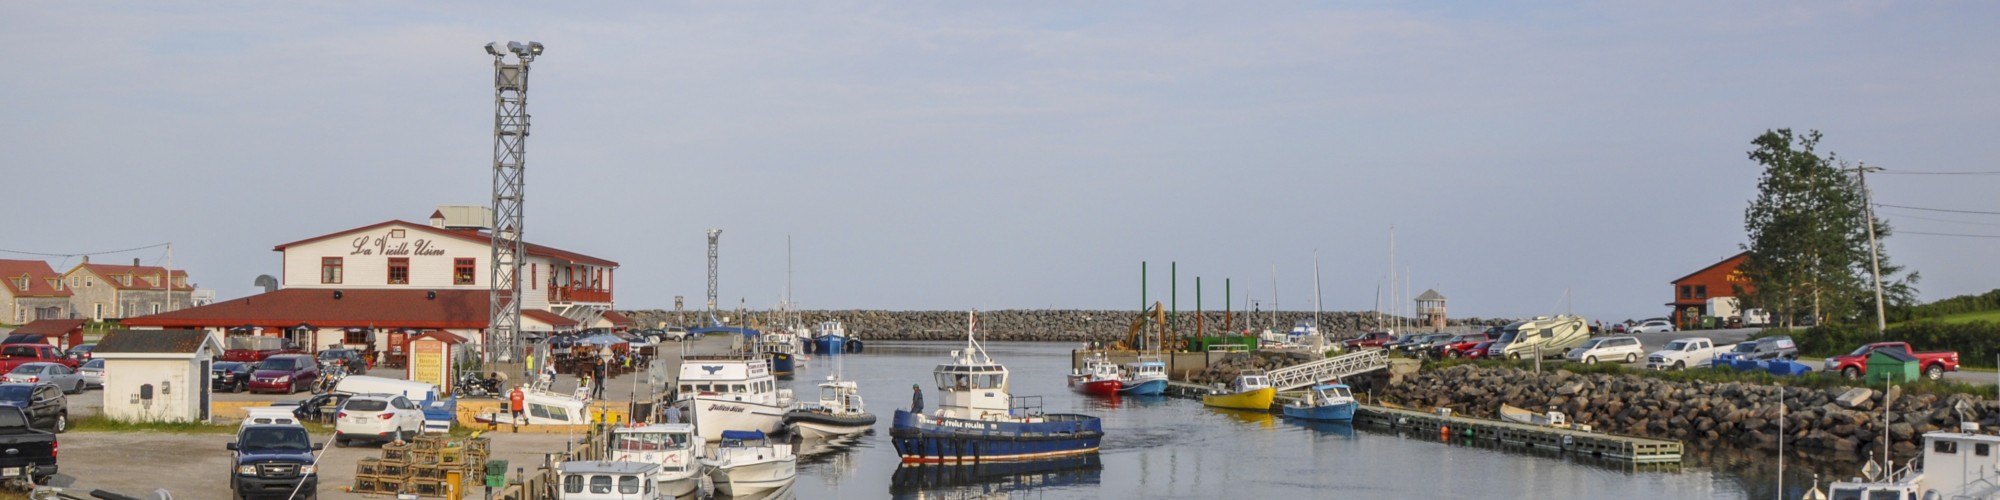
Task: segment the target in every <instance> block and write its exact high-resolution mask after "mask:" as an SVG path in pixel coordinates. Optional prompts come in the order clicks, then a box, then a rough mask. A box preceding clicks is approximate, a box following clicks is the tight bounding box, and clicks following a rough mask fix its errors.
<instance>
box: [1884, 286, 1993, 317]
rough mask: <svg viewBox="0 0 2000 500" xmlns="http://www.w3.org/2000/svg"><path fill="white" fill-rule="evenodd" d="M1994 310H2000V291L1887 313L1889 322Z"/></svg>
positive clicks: (1898, 309) (1896, 309)
mask: <svg viewBox="0 0 2000 500" xmlns="http://www.w3.org/2000/svg"><path fill="white" fill-rule="evenodd" d="M1995 309H2000V289H1995V290H1993V291H1990V292H1986V293H1982V294H1979V295H1960V296H1957V297H1952V298H1949V299H1944V300H1940V301H1937V302H1932V303H1929V304H1924V305H1920V306H1914V307H1898V308H1895V309H1892V310H1890V311H1889V321H1895V322H1903V321H1909V320H1913V319H1929V318H1940V317H1944V316H1950V315H1953V314H1964V313H1974V312H1980V311H1991V310H1995Z"/></svg>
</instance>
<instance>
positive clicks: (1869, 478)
mask: <svg viewBox="0 0 2000 500" xmlns="http://www.w3.org/2000/svg"><path fill="white" fill-rule="evenodd" d="M1959 426H1960V428H1959V430H1958V431H1957V432H1952V431H1931V432H1926V433H1924V438H1923V439H1924V445H1923V451H1924V456H1923V460H1922V461H1921V462H1922V463H1923V467H1922V468H1918V467H1917V463H1918V462H1919V461H1918V460H1916V459H1911V460H1910V461H1908V462H1905V463H1904V464H1903V465H1902V466H1900V467H1898V466H1896V465H1895V463H1894V462H1890V461H1888V460H1882V461H1881V462H1879V463H1878V462H1876V461H1874V460H1870V461H1869V462H1868V463H1867V464H1866V465H1865V466H1863V467H1862V470H1861V476H1860V477H1854V478H1850V479H1848V480H1845V481H1835V482H1834V483H1833V484H1832V485H1829V486H1828V487H1827V490H1826V491H1827V494H1828V496H1830V497H1832V498H1835V499H1849V498H1854V499H1860V498H1869V499H1875V498H1896V499H1901V498H1927V499H1928V498H1952V499H1960V498H1964V499H1976V500H1994V499H2000V453H1991V452H1990V450H1992V449H1994V448H1996V447H2000V436H1995V435H1992V434H1983V433H1980V431H1979V424H1977V423H1972V422H1965V423H1961V424H1959ZM1979 451H1989V452H1988V453H1984V454H1981V453H1978V452H1979ZM1883 463H1887V464H1889V465H1888V466H1887V467H1884V466H1883V465H1882V464H1883ZM1814 489H1815V490H1816V489H1818V485H1817V484H1815V485H1814Z"/></svg>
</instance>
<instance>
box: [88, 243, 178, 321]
mask: <svg viewBox="0 0 2000 500" xmlns="http://www.w3.org/2000/svg"><path fill="white" fill-rule="evenodd" d="M169 281H171V283H169ZM62 284H63V286H64V287H67V288H68V289H69V291H70V293H71V295H70V307H71V308H72V309H73V310H74V311H75V312H76V314H77V316H79V317H81V318H87V319H91V320H96V321H102V320H106V319H120V318H131V317H137V316H145V315H149V314H159V313H163V312H169V311H178V310H181V309H187V308H189V307H193V306H194V296H195V293H194V292H195V289H194V286H193V285H192V284H189V283H188V276H187V271H172V272H169V271H167V269H166V268H164V267H158V266H142V265H139V259H132V265H129V266H126V265H112V264H93V263H91V262H90V258H89V257H84V259H83V263H82V264H77V266H76V268H74V269H70V270H69V272H65V273H63V276H62Z"/></svg>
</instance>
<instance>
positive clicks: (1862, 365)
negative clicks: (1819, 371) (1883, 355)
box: [1823, 342, 1958, 380]
mask: <svg viewBox="0 0 2000 500" xmlns="http://www.w3.org/2000/svg"><path fill="white" fill-rule="evenodd" d="M1877 349H1888V350H1894V351H1901V352H1903V353H1904V354H1908V355H1910V357H1913V358H1917V366H1921V367H1923V370H1924V378H1928V379H1931V380H1938V379H1942V378H1944V372H1955V371H1958V353H1956V352H1914V351H1912V350H1911V349H1910V344H1909V343H1907V342H1876V343H1873V344H1868V345H1864V346H1861V347H1860V348H1858V349H1855V350H1854V352H1850V353H1847V355H1846V356H1835V357H1831V358H1826V367H1825V368H1824V370H1823V371H1827V372H1839V373H1840V374H1841V376H1844V377H1847V378H1849V379H1858V378H1861V377H1862V376H1865V375H1867V374H1868V355H1869V354H1873V353H1874V352H1875V350H1877Z"/></svg>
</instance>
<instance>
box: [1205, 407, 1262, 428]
mask: <svg viewBox="0 0 2000 500" xmlns="http://www.w3.org/2000/svg"><path fill="white" fill-rule="evenodd" d="M1209 410H1210V411H1214V412H1216V413H1220V414H1223V415H1228V416H1229V418H1230V419H1231V420H1235V421H1238V422H1242V423H1246V424H1255V425H1256V426H1258V427H1263V428H1266V429H1269V428H1271V427H1272V426H1273V425H1274V424H1275V422H1276V421H1277V419H1278V416H1277V415H1272V414H1271V412H1268V411H1251V410H1234V409H1229V408H1215V407H1209Z"/></svg>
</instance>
